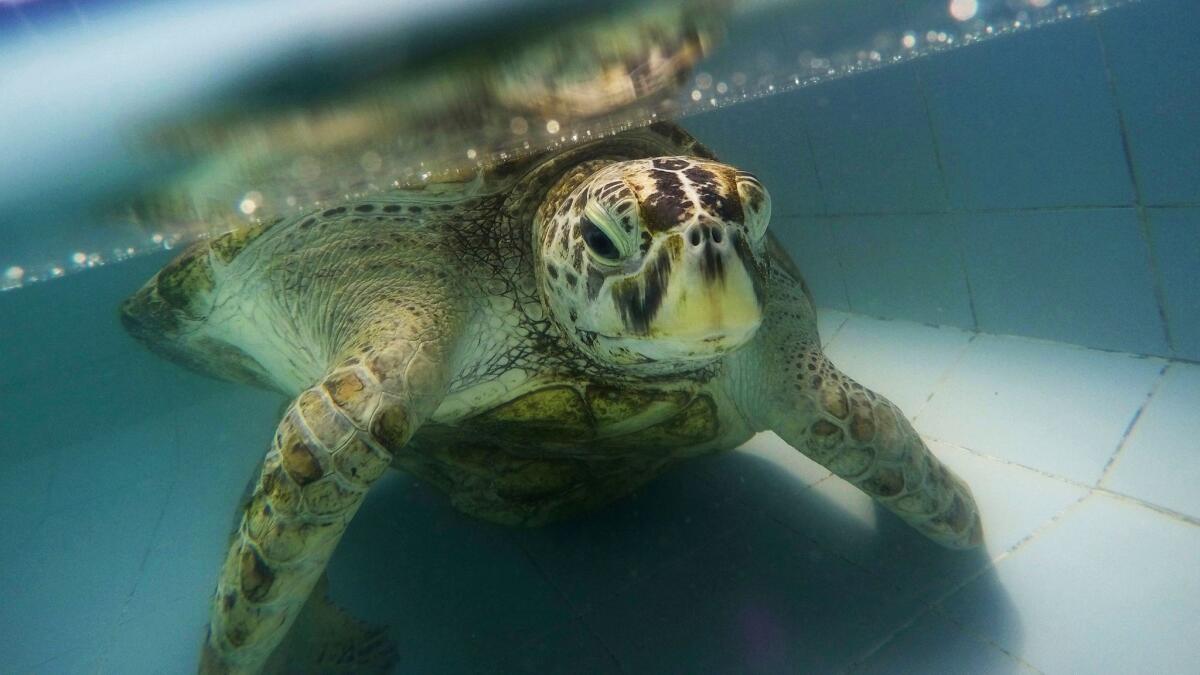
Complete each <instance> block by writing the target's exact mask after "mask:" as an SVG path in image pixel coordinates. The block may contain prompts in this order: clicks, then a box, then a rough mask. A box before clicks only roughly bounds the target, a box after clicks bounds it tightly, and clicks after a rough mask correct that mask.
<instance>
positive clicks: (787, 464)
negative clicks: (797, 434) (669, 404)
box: [700, 431, 832, 501]
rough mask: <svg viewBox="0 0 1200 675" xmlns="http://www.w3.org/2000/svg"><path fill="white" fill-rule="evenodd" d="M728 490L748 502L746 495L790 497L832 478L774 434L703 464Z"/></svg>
mask: <svg viewBox="0 0 1200 675" xmlns="http://www.w3.org/2000/svg"><path fill="white" fill-rule="evenodd" d="M700 461H701V462H702V464H701V466H702V467H703V468H704V470H705V471H706V472H707V473H709V474H710V475H712V476H713V480H715V481H716V482H717V484H718V485H720V486H721V487H722V488H724V489H725V490H727V491H729V492H730V493H732V494H735V495H738V496H740V497H741V498H742V499H743V501H745V499H746V497H745V494H744V493H745V492H746V491H749V492H751V493H753V494H756V495H757V494H760V493H761V492H762V491H764V490H767V491H771V492H773V493H776V494H783V495H786V494H789V493H791V492H795V491H797V490H804V489H806V488H809V487H811V486H813V485H816V484H817V483H819V482H821V481H822V480H824V479H825V478H827V477H829V476H831V475H832V474H831V473H830V472H829V469H826V468H825V467H823V466H821V465H820V464H817V463H816V462H814V461H812V460H811V459H809V458H808V457H805V456H804V454H803V453H801V452H800V451H799V450H797V449H795V448H793V447H792V446H790V445H788V444H787V443H785V442H784V440H783V439H782V438H780V437H779V436H776V435H775V434H774V433H773V432H770V431H768V432H764V433H761V434H756V435H755V436H754V438H751V439H750V440H749V441H746V442H745V443H743V444H742V446H741V447H739V448H737V449H736V450H733V451H731V452H723V453H721V454H718V455H714V456H713V457H711V458H706V459H703V460H700Z"/></svg>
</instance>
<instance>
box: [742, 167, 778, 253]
mask: <svg viewBox="0 0 1200 675" xmlns="http://www.w3.org/2000/svg"><path fill="white" fill-rule="evenodd" d="M737 191H738V197H740V198H741V200H742V211H743V212H744V213H745V215H746V225H747V226H748V228H749V230H750V238H751V239H753V240H755V241H758V240H759V239H762V237H763V235H765V234H766V233H767V224H768V223H770V222H771V196H770V195H769V194H767V190H766V188H764V187H763V184H762V183H760V182H758V179H757V178H755V177H754V176H752V175H750V174H748V173H746V172H745V171H739V172H738V177H737Z"/></svg>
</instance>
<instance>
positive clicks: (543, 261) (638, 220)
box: [121, 124, 981, 672]
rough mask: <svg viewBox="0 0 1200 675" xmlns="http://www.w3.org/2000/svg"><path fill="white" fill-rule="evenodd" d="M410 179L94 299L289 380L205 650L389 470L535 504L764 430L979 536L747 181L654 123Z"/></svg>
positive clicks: (239, 645) (580, 495)
mask: <svg viewBox="0 0 1200 675" xmlns="http://www.w3.org/2000/svg"><path fill="white" fill-rule="evenodd" d="M434 188H436V189H434ZM434 188H431V189H428V190H425V191H414V190H400V191H394V192H390V193H383V194H379V195H378V196H376V197H373V198H369V199H359V200H355V201H350V202H345V203H339V204H336V205H327V206H325V207H324V208H321V209H319V210H318V211H316V212H312V213H306V214H304V215H299V216H294V217H289V218H285V219H282V220H280V221H278V222H275V223H273V224H271V225H263V226H259V227H257V228H253V229H249V230H243V231H236V232H232V233H229V234H226V235H224V236H221V237H218V238H214V239H211V240H206V241H201V242H199V243H197V244H195V245H193V246H192V247H191V248H189V249H188V250H187V251H186V252H184V253H183V254H182V255H180V256H179V258H177V259H176V260H175V261H174V262H172V263H170V264H169V265H167V266H166V267H165V268H164V269H163V270H161V271H160V272H159V273H158V274H157V275H155V276H154V278H153V279H151V280H150V281H149V282H148V283H147V284H146V285H145V286H144V287H142V288H141V290H139V291H138V292H137V293H136V294H135V295H133V296H132V297H131V298H130V299H128V300H127V301H126V302H125V304H124V305H123V307H122V309H121V313H122V318H123V321H124V324H125V326H126V327H127V328H128V330H129V331H130V332H131V333H132V334H133V335H134V336H136V337H137V338H138V339H139V340H141V341H142V342H144V343H145V344H146V345H148V346H149V347H150V348H151V349H153V350H156V351H158V352H160V353H162V354H165V355H166V356H168V357H169V358H172V359H174V360H176V361H179V362H181V363H183V364H185V365H187V366H189V367H192V368H194V369H196V370H199V371H201V372H204V373H207V374H210V375H215V376H218V377H223V378H227V379H231V380H238V381H242V382H248V383H252V384H256V385H260V386H264V387H269V388H272V389H275V390H278V391H281V392H285V393H286V394H287V395H288V396H291V397H294V399H293V402H292V403H291V405H290V406H289V407H288V408H287V410H286V412H285V413H284V414H283V416H282V420H281V421H280V422H279V426H278V429H277V431H276V433H275V436H274V440H273V442H272V443H271V444H270V448H269V449H268V451H267V454H266V459H265V461H264V464H263V467H262V472H261V475H260V476H259V477H258V479H257V481H256V482H255V484H254V487H253V493H252V496H251V497H250V498H249V500H248V502H247V503H246V505H245V508H244V511H243V513H242V515H241V521H240V526H239V527H238V529H237V532H236V534H235V537H234V540H233V543H232V545H231V547H230V549H229V553H228V556H227V558H226V560H225V563H224V566H223V568H222V570H221V574H220V580H219V582H218V585H217V591H216V594H215V597H214V601H213V608H212V618H211V623H210V626H209V637H208V639H207V641H206V643H205V650H204V656H203V659H202V663H203V667H204V668H205V669H207V670H210V671H212V672H243V671H247V672H249V671H254V670H256V669H257V668H259V667H260V665H261V664H262V663H263V661H264V660H265V659H266V658H267V657H268V656H269V654H270V653H271V651H272V649H273V648H274V647H275V646H276V645H277V644H278V643H279V641H280V640H281V638H282V637H283V636H284V634H285V633H286V632H287V631H288V629H289V626H290V625H291V622H292V620H293V619H294V617H295V615H296V613H297V612H298V611H299V610H300V608H301V607H302V606H303V604H304V602H305V599H306V597H307V596H308V595H309V592H310V589H311V588H312V587H313V585H314V583H316V581H317V579H318V577H319V576H320V575H321V573H322V570H323V569H324V567H325V565H326V562H327V561H328V560H329V557H330V555H331V554H332V553H333V550H334V548H335V546H336V545H337V542H338V540H339V538H340V537H341V535H342V533H343V531H344V530H345V528H346V526H347V524H348V522H349V521H350V519H351V517H352V516H353V515H354V513H355V511H356V510H357V509H358V507H359V505H360V504H361V503H362V500H363V497H364V495H365V494H366V492H367V491H368V490H369V489H370V487H371V485H372V483H374V482H375V481H376V480H377V479H378V478H379V477H380V475H381V474H382V473H383V472H384V471H385V470H386V469H387V468H388V467H389V466H394V467H397V468H400V469H402V470H404V471H408V472H411V473H412V474H415V475H416V476H417V477H419V478H420V479H423V480H425V481H428V482H429V483H432V484H433V485H436V486H437V487H439V488H441V489H442V490H444V491H445V492H446V493H447V494H448V495H449V498H450V500H451V501H452V503H453V504H454V505H455V506H456V507H457V508H459V509H461V510H462V511H465V512H466V513H469V514H471V515H474V516H478V517H480V518H484V519H487V520H490V521H496V522H501V523H509V524H520V525H537V524H541V523H546V522H549V521H552V520H556V519H560V518H563V517H566V516H570V515H572V514H575V513H578V512H581V511H583V510H587V509H591V508H594V507H597V506H600V505H602V504H604V503H607V502H610V501H612V500H614V499H616V498H618V497H620V496H622V495H625V494H628V493H629V492H630V491H632V490H634V489H635V488H637V487H639V486H641V485H643V484H645V483H646V482H647V481H649V480H651V479H652V478H653V477H655V476H656V475H658V474H660V473H662V472H663V471H664V470H666V469H668V468H669V467H671V466H673V465H675V464H677V463H679V462H681V461H683V460H685V459H687V458H690V457H697V456H700V455H706V454H709V453H714V452H718V451H722V450H728V449H731V448H735V447H737V446H738V445H740V444H742V443H743V442H745V441H746V440H747V439H749V438H750V437H751V436H752V435H754V434H755V433H756V432H761V431H765V430H771V431H774V432H775V433H777V434H778V435H779V436H780V437H782V438H783V440H784V441H786V442H787V443H788V444H790V445H791V446H793V447H794V448H796V450H798V451H799V452H801V453H803V454H805V455H807V456H808V457H811V458H812V459H814V460H816V461H817V462H819V463H820V464H822V465H824V466H826V467H828V468H829V469H830V470H832V471H833V472H834V473H835V474H837V475H838V476H840V477H842V478H844V479H846V480H848V481H850V482H851V483H852V484H854V485H855V486H857V487H858V488H859V489H861V490H863V491H864V492H866V493H867V494H869V495H871V496H873V497H875V498H876V499H877V500H879V502H880V503H881V504H883V505H884V506H886V507H887V508H888V509H890V510H891V511H892V512H894V513H895V514H896V515H898V516H899V517H900V518H902V519H904V520H905V521H907V522H908V523H909V524H910V525H912V526H913V527H914V528H916V529H917V530H918V531H919V532H921V533H922V534H924V535H925V536H927V537H929V538H930V539H933V540H934V541H936V542H938V543H940V544H943V545H946V546H949V547H953V548H965V547H970V546H973V545H975V544H977V543H978V542H979V541H980V537H981V526H980V522H979V518H978V514H977V511H976V507H975V503H974V501H973V498H972V496H971V493H970V490H969V489H968V487H967V486H966V485H965V484H964V483H963V482H961V481H960V480H959V479H958V478H956V477H955V476H954V475H953V474H951V473H950V471H948V470H947V469H946V468H945V467H944V466H943V465H942V464H940V463H939V462H938V461H937V460H936V459H935V458H934V457H933V455H931V454H930V452H929V450H928V449H927V448H926V447H925V445H924V444H923V443H922V441H921V439H920V438H919V437H918V436H917V434H916V432H915V431H914V430H913V428H912V427H911V426H910V425H909V423H908V421H907V420H906V418H905V416H904V415H903V414H902V413H901V412H900V411H899V410H898V409H897V408H896V407H895V406H893V405H892V404H891V403H889V402H888V401H887V400H885V399H884V398H883V397H882V396H880V395H878V394H875V393H873V392H871V391H869V390H867V389H866V388H864V387H862V386H861V385H859V384H857V383H855V382H853V381H851V380H850V379H849V378H847V377H846V376H844V375H843V374H841V373H840V372H838V370H837V369H836V368H834V366H833V365H832V364H830V362H829V361H828V360H827V359H826V358H825V356H824V355H823V354H822V351H821V346H820V343H819V341H818V336H817V329H816V321H815V315H814V309H813V302H812V297H811V295H810V294H809V292H808V289H807V287H806V286H805V284H804V281H803V280H802V279H801V276H800V273H799V272H798V271H797V269H796V266H795V265H794V264H793V262H792V261H791V259H790V258H789V257H788V254H787V253H786V252H785V251H784V250H783V248H782V247H781V246H780V245H779V244H778V243H777V242H776V240H775V239H774V238H773V237H772V236H771V235H770V234H768V233H767V223H768V221H769V219H770V215H771V202H770V198H769V197H768V194H767V191H766V189H765V188H764V187H763V185H762V184H760V183H759V181H758V180H757V179H756V178H755V177H754V176H752V175H751V174H749V173H747V172H745V171H740V170H738V169H736V168H733V167H730V166H727V165H725V164H721V163H719V162H718V161H717V160H716V159H715V158H714V157H713V155H712V154H711V153H710V152H708V151H707V150H706V149H705V148H704V147H703V146H702V145H700V144H699V143H698V142H697V141H696V140H695V139H693V138H691V137H690V136H689V135H688V134H687V133H686V132H684V131H683V130H682V129H681V128H679V127H677V126H674V125H670V124H656V125H653V126H650V127H647V128H642V129H638V130H634V131H629V132H626V133H623V134H619V135H616V136H611V137H608V138H604V139H599V140H596V141H593V142H588V143H582V144H578V145H574V146H571V147H568V148H565V149H558V150H554V151H548V152H546V153H543V154H540V155H537V156H534V157H531V158H528V159H524V160H522V161H519V162H513V163H510V164H508V165H504V166H500V167H497V168H495V169H494V170H491V171H489V172H486V173H485V174H482V175H480V176H478V177H477V178H476V179H475V180H473V181H472V182H470V183H464V184H457V185H454V184H451V185H440V186H434Z"/></svg>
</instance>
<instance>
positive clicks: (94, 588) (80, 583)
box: [0, 485, 167, 669]
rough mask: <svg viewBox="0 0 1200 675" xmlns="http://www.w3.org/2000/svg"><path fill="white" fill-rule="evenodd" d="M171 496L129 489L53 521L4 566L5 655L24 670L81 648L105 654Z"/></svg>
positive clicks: (157, 488) (0, 610) (0, 620)
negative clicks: (101, 651) (111, 630)
mask: <svg viewBox="0 0 1200 675" xmlns="http://www.w3.org/2000/svg"><path fill="white" fill-rule="evenodd" d="M166 498H167V493H166V492H165V490H164V489H163V487H162V486H161V485H145V486H141V487H134V488H131V489H129V490H128V491H125V492H122V493H118V494H116V495H111V496H108V497H104V498H101V499H98V500H93V501H92V502H88V503H86V504H82V505H80V506H79V508H76V509H74V510H72V511H69V512H63V513H59V514H56V515H51V516H49V517H48V518H47V519H46V520H45V521H44V522H43V523H42V527H41V528H40V529H39V531H38V532H37V533H36V534H35V535H34V536H33V537H32V538H31V539H30V541H29V542H28V544H27V546H26V547H25V548H24V549H23V550H22V551H21V555H20V556H19V558H17V559H15V560H14V561H13V562H12V563H11V564H6V565H5V574H4V583H5V585H6V588H5V591H4V603H3V604H2V605H0V653H3V654H4V660H5V665H6V666H8V667H12V668H16V669H20V668H25V667H33V666H35V665H36V664H38V663H42V662H45V661H47V660H48V659H50V658H52V657H55V656H58V655H61V654H63V653H65V652H70V651H74V650H90V651H92V652H98V650H99V649H100V648H101V647H102V645H103V643H104V641H105V639H106V638H107V637H108V635H109V630H110V628H111V626H112V625H113V624H114V623H115V622H116V621H117V619H118V617H119V616H120V614H121V611H122V608H123V607H124V603H125V602H126V600H127V599H128V598H129V594H130V592H131V591H132V590H133V586H134V583H135V582H136V580H137V578H138V575H139V568H140V566H141V564H142V561H143V560H144V559H145V557H146V553H147V551H148V550H149V547H150V541H151V538H152V537H153V534H154V529H155V527H156V525H157V523H158V518H159V514H160V513H161V512H162V508H163V504H164V502H165V500H166Z"/></svg>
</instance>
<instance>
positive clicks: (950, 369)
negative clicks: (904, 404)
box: [908, 333, 980, 426]
mask: <svg viewBox="0 0 1200 675" xmlns="http://www.w3.org/2000/svg"><path fill="white" fill-rule="evenodd" d="M979 335H980V334H979V333H970V334H969V336H968V337H967V341H966V343H965V344H963V346H962V348H961V349H959V351H958V353H957V354H955V355H954V360H953V361H951V363H950V365H948V366H946V370H944V371H942V374H941V375H939V376H938V378H937V380H935V381H934V383H933V387H932V388H931V390H930V392H929V395H928V396H926V397H925V400H924V401H923V402H922V403H921V407H920V408H918V409H916V410H914V411H912V413H911V415H912V417H910V418H909V420H908V421H909V423H910V424H912V425H914V426H915V425H916V423H917V418H918V417H920V416H921V413H923V412H925V411H926V410H927V409H928V408H929V402H930V401H932V400H933V397H934V396H936V395H937V392H938V389H941V388H942V386H943V385H945V384H946V382H947V381H948V380H949V379H950V375H951V374H953V373H954V371H955V370H956V369H957V368H958V367H959V366H960V365H961V364H962V362H963V360H964V359H966V358H967V351H968V350H970V348H971V345H973V344H975V340H976V339H978V338H979Z"/></svg>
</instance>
